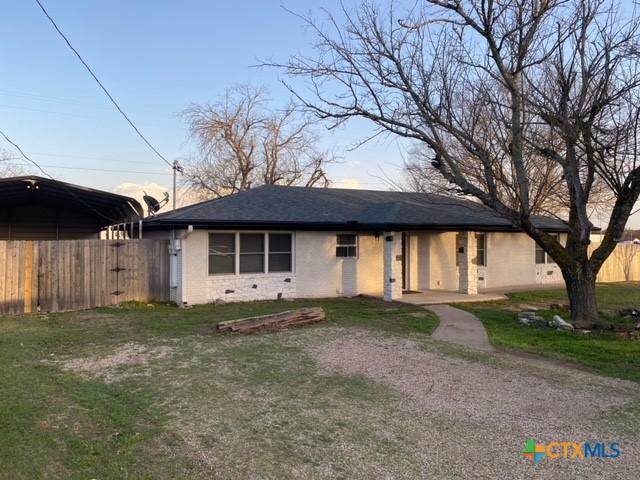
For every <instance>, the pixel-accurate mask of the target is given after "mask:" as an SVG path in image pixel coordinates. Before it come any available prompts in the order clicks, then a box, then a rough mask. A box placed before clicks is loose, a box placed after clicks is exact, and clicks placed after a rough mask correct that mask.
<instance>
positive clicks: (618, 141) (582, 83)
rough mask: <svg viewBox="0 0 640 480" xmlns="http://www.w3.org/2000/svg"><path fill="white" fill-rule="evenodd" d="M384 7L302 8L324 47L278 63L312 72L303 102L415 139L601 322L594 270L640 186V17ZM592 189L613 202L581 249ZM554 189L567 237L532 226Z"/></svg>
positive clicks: (534, 4)
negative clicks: (544, 259) (526, 240)
mask: <svg viewBox="0 0 640 480" xmlns="http://www.w3.org/2000/svg"><path fill="white" fill-rule="evenodd" d="M385 5H389V3H385ZM384 8H385V9H384V10H381V8H378V7H376V6H375V5H373V4H370V3H365V4H363V5H362V6H361V7H359V8H358V9H357V10H356V11H355V12H349V11H347V10H344V11H343V12H342V13H341V16H342V15H343V14H344V18H345V20H344V21H343V20H338V19H337V18H336V17H334V16H331V15H329V18H328V22H326V23H325V25H328V26H327V27H323V26H321V25H320V23H317V22H316V21H314V19H313V18H311V17H301V18H303V19H304V21H305V22H306V23H307V25H308V27H309V28H311V29H313V31H315V33H316V35H317V52H318V55H317V56H313V57H305V56H295V57H292V58H291V59H290V60H289V61H288V62H287V63H285V64H284V65H282V64H281V65H279V67H281V68H284V69H285V70H286V71H287V72H288V74H290V75H292V76H295V77H303V78H304V79H306V80H307V82H306V85H307V86H308V87H309V88H310V89H311V94H309V93H307V92H308V90H304V93H303V91H302V90H296V92H297V94H298V98H299V99H300V100H301V101H302V102H303V103H304V105H305V107H306V108H307V109H309V110H310V111H312V112H315V114H317V115H318V116H319V117H321V118H325V119H331V120H333V121H334V122H336V123H342V122H344V121H346V120H348V119H350V118H353V117H361V118H366V119H368V120H370V121H371V122H373V123H374V124H375V125H377V127H378V129H380V130H383V131H385V132H389V133H391V134H395V135H400V136H402V137H406V138H410V139H414V140H416V141H417V142H420V144H422V145H423V148H424V149H425V150H426V151H428V152H430V154H431V155H432V167H433V168H434V169H436V170H437V171H438V172H439V174H440V175H441V176H442V177H443V178H444V179H446V180H447V181H448V182H450V183H451V184H453V185H455V186H456V187H457V188H458V189H459V191H460V193H462V194H465V195H470V196H473V197H475V198H477V199H478V200H479V201H481V202H482V203H484V204H485V205H487V206H488V207H490V208H492V209H493V210H495V211H496V212H497V213H498V214H500V215H501V216H503V217H505V218H507V219H509V220H510V221H511V222H512V223H513V225H515V226H517V227H519V228H520V229H522V230H523V231H524V232H526V233H527V234H528V235H529V236H530V237H532V238H533V239H534V240H535V241H536V242H537V243H538V244H539V245H540V246H541V247H542V248H543V249H544V250H545V251H546V252H547V253H549V255H550V256H551V257H552V258H553V259H554V260H555V261H556V262H557V264H558V265H559V267H560V269H561V270H562V274H563V277H564V280H565V283H566V286H567V291H568V295H569V299H570V303H571V315H572V319H573V320H574V322H575V323H576V324H577V325H579V326H581V327H588V326H591V325H595V324H599V323H600V319H599V315H598V308H597V301H596V289H595V282H596V276H597V273H598V271H599V270H600V268H601V266H602V264H603V262H604V261H605V260H606V258H607V257H608V256H609V255H610V254H611V252H612V251H613V249H614V248H615V245H616V239H617V238H619V237H620V235H621V234H622V232H623V231H624V228H625V224H626V223H627V220H628V218H629V214H630V212H631V210H632V208H633V205H634V204H635V203H636V201H637V199H638V196H639V195H640V167H639V166H638V163H637V155H636V153H637V148H638V118H639V117H640V98H639V93H640V72H639V70H638V66H639V64H638V57H639V55H640V49H639V48H638V43H639V42H638V40H639V35H638V28H639V23H640V17H639V16H638V15H635V14H632V15H628V16H627V17H625V16H624V15H623V13H622V12H621V10H620V8H619V3H618V2H616V1H615V0H604V1H601V0H527V1H520V0H491V1H489V0H424V1H423V2H422V3H419V4H418V6H417V7H416V8H415V9H414V10H411V11H408V12H404V13H403V14H402V15H399V14H397V13H396V9H395V8H396V7H395V6H394V4H393V2H391V4H390V6H389V7H388V8H387V7H384ZM292 91H293V89H292ZM548 172H549V173H548ZM560 172H561V175H559V173H560ZM558 180H559V181H558ZM596 185H604V186H606V189H607V190H608V192H609V194H610V196H611V198H612V199H613V202H612V205H611V206H610V207H611V208H610V212H611V213H610V216H609V221H608V225H607V228H606V234H605V235H604V238H603V241H602V243H601V244H600V245H599V246H598V247H597V248H596V249H595V250H594V251H593V253H592V254H589V250H588V247H589V242H590V234H591V231H592V228H593V225H592V223H591V221H590V220H589V207H590V201H591V198H592V194H593V192H594V187H595V186H596ZM550 190H553V191H555V192H559V193H560V197H561V198H564V199H565V200H564V201H565V204H566V207H567V225H568V230H569V233H568V238H567V241H566V244H564V245H563V244H561V243H560V242H559V241H557V240H555V239H554V237H553V236H551V235H549V234H547V233H546V232H544V231H543V230H541V229H539V228H538V227H537V226H536V223H535V213H536V212H541V211H544V210H545V203H546V202H547V201H548V198H549V197H548V192H549V191H550Z"/></svg>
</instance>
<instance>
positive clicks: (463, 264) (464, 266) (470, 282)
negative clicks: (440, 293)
mask: <svg viewBox="0 0 640 480" xmlns="http://www.w3.org/2000/svg"><path fill="white" fill-rule="evenodd" d="M457 247H458V252H457V255H458V262H459V265H460V267H459V270H458V272H459V280H458V291H459V292H460V293H465V294H467V295H476V294H477V293H478V266H477V265H476V255H477V242H476V234H475V232H460V234H459V235H458V245H457Z"/></svg>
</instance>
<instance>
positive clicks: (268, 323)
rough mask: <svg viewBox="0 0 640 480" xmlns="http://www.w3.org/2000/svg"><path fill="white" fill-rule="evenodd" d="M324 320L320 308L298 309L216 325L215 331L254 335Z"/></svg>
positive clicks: (323, 314)
mask: <svg viewBox="0 0 640 480" xmlns="http://www.w3.org/2000/svg"><path fill="white" fill-rule="evenodd" d="M326 319H327V316H326V315H325V313H324V310H322V308H320V307H313V308H299V309H297V310H287V311H285V312H279V313H272V314H270V315H260V316H258V317H248V318H240V319H238V320H228V321H226V322H220V323H219V324H218V325H216V331H217V332H219V333H254V332H259V331H264V330H285V329H288V328H292V327H299V326H302V325H311V324H313V323H318V322H322V321H324V320H326Z"/></svg>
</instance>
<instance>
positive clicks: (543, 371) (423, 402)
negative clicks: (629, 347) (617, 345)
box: [308, 333, 640, 479]
mask: <svg viewBox="0 0 640 480" xmlns="http://www.w3.org/2000/svg"><path fill="white" fill-rule="evenodd" d="M308 352H309V354H310V355H311V356H313V357H314V358H315V359H316V361H317V362H318V364H319V366H320V367H321V368H322V369H324V370H325V371H328V372H340V373H343V374H348V375H357V376H363V377H365V378H368V379H371V380H373V381H376V382H379V383H382V384H384V385H386V386H388V387H391V388H392V389H393V390H395V391H396V392H398V394H399V395H400V398H401V399H402V400H400V402H399V403H398V405H396V407H395V408H394V409H393V410H392V411H393V415H391V416H390V417H389V418H388V419H387V420H386V424H385V425H386V426H385V428H386V429H391V428H392V427H391V426H392V425H393V426H394V428H395V429H396V430H397V431H402V432H403V433H402V434H403V435H405V436H406V437H407V438H412V439H413V443H414V444H415V445H430V448H429V449H425V450H422V451H421V452H420V457H419V459H417V460H416V462H424V463H423V468H424V470H423V472H426V471H428V472H429V473H430V474H432V475H435V477H437V478H470V477H474V478H504V477H505V473H506V472H509V473H510V475H509V477H510V478H530V475H531V467H532V466H531V465H529V464H528V463H527V462H526V461H523V459H522V458H521V457H520V456H519V451H520V450H521V449H522V448H523V446H524V442H525V440H526V439H527V438H532V439H535V440H536V441H539V442H542V443H546V442H552V441H578V442H579V441H604V442H610V441H619V442H621V445H623V450H624V454H623V456H621V457H620V459H619V460H618V461H617V462H616V461H608V462H605V461H598V460H584V461H582V462H579V461H573V462H570V461H567V460H563V461H560V460H558V461H546V462H545V463H544V465H539V466H538V467H536V477H537V478H560V477H563V476H564V477H565V478H620V479H622V478H630V476H629V475H630V474H631V472H636V473H637V472H639V471H640V460H638V459H639V458H640V457H639V455H640V449H639V448H638V447H637V440H638V438H637V434H636V433H633V434H631V435H628V434H626V433H625V432H624V430H623V429H622V428H621V425H620V424H616V423H614V422H613V421H612V420H611V417H610V413H611V412H615V411H621V410H624V409H626V408H629V406H630V405H634V404H637V402H638V399H639V398H640V388H639V386H638V385H637V384H634V383H632V382H627V381H624V380H616V379H610V378H605V377H601V376H598V375H593V374H590V373H586V372H581V371H577V370H573V369H570V368H566V367H563V366H559V365H551V364H544V363H535V362H529V361H526V360H524V359H519V358H514V357H503V356H501V355H494V356H495V357H496V363H495V364H487V363H483V362H474V361H469V360H465V359H461V358H455V357H451V356H448V355H443V354H441V353H435V352H428V351H424V350H422V349H420V347H419V346H418V345H416V344H415V343H414V342H412V341H410V340H404V339H399V338H384V337H377V336H372V335H370V334H367V333H359V334H357V335H351V336H349V337H345V338H339V339H334V340H332V341H329V342H326V343H321V344H316V345H313V346H310V347H309V349H308ZM611 439H615V440H611ZM476 452H484V453H482V454H476ZM631 476H634V475H631ZM634 477H635V476H634Z"/></svg>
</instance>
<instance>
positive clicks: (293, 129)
mask: <svg viewBox="0 0 640 480" xmlns="http://www.w3.org/2000/svg"><path fill="white" fill-rule="evenodd" d="M268 107H269V99H268V98H267V94H266V92H265V90H264V89H257V88H253V87H250V86H243V87H237V88H235V89H232V90H228V91H227V92H226V95H225V97H224V98H223V99H222V101H219V102H217V103H214V104H205V105H197V104H194V105H190V106H189V107H188V108H186V109H185V110H184V112H183V115H184V117H185V118H186V120H187V123H188V125H189V130H190V134H191V136H192V138H194V139H195V140H196V141H197V142H198V145H199V147H200V155H199V156H198V157H197V158H196V159H193V160H191V161H189V162H188V164H187V168H186V171H185V183H186V185H187V186H188V187H189V188H190V189H191V190H192V191H194V192H195V193H197V194H198V196H199V197H200V198H217V197H223V196H226V195H231V194H233V193H237V192H240V191H243V190H248V189H249V188H251V187H255V186H258V185H262V184H275V185H304V186H316V185H318V186H327V185H328V184H329V180H328V178H327V175H326V171H325V166H326V165H327V164H328V163H330V162H332V161H333V157H332V156H331V155H329V154H328V153H326V152H323V151H320V150H319V148H318V146H317V145H318V138H317V137H316V135H315V134H314V131H313V127H314V123H315V121H314V119H312V118H311V117H310V116H309V115H305V114H302V113H301V112H300V111H299V110H298V109H296V108H295V105H294V104H293V103H292V102H291V103H289V104H288V105H287V106H286V107H285V108H284V109H282V110H270V109H269V108H268Z"/></svg>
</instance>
